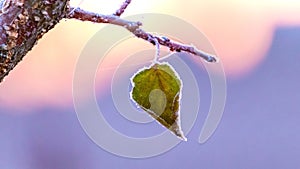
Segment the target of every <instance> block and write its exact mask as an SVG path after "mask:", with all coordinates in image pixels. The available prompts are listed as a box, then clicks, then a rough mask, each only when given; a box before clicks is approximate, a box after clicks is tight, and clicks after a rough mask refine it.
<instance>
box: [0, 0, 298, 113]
mask: <svg viewBox="0 0 300 169" xmlns="http://www.w3.org/2000/svg"><path fill="white" fill-rule="evenodd" d="M79 1H81V0H73V1H72V4H73V5H76V4H78V3H79ZM113 2H114V3H112V2H111V1H107V0H85V1H84V2H83V3H82V4H81V5H80V6H81V7H82V8H85V9H89V10H92V11H95V12H99V13H112V12H114V10H115V9H116V8H117V7H118V6H119V5H120V4H121V3H122V0H118V1H113ZM104 9H107V10H104ZM102 11H103V12H102ZM145 12H153V13H164V14H168V15H173V16H177V17H179V18H182V19H184V20H186V21H187V22H189V23H191V24H193V25H195V26H196V27H197V28H199V30H201V31H202V32H203V33H204V34H206V35H207V37H208V38H209V39H210V41H211V42H212V44H213V45H214V46H215V49H216V51H217V53H218V54H219V57H220V58H221V59H222V61H223V63H224V66H225V71H226V74H227V75H228V76H230V77H240V76H243V75H245V74H246V73H249V72H251V70H253V69H254V68H255V67H256V66H257V65H258V64H259V63H260V62H261V61H262V60H263V59H264V56H265V54H266V52H267V51H268V48H269V47H270V45H271V41H272V36H273V33H274V29H275V28H276V26H294V25H300V1H299V0H264V1H259V0H252V1H249V0H227V1H223V0H210V1H198V0H190V1H183V0H177V1H171V0H165V1H159V0H153V1H146V0H139V1H135V0H134V1H133V2H132V4H131V5H130V6H129V7H128V10H127V11H126V12H125V14H124V16H128V15H132V14H137V13H145ZM101 27H102V25H101V24H92V23H88V22H80V21H74V20H69V21H65V20H62V21H61V23H59V24H58V25H57V26H56V27H55V28H54V29H53V30H52V31H50V32H49V33H47V34H46V35H45V37H43V39H42V40H40V41H39V43H38V45H37V46H36V47H34V49H33V50H32V51H31V52H30V53H29V54H28V55H27V56H26V57H25V59H24V60H23V61H22V62H21V63H20V64H19V65H18V66H17V67H16V69H15V70H13V71H12V72H11V73H10V75H9V76H8V77H7V78H5V82H3V83H2V84H1V85H0V93H1V94H0V106H7V107H9V108H16V109H21V110H24V109H28V110H30V109H32V108H39V107H40V106H42V107H44V106H45V105H47V106H58V107H64V106H71V104H72V78H73V71H74V68H75V63H76V58H77V57H78V56H79V55H80V52H81V50H82V48H83V47H84V45H85V44H86V42H87V40H88V39H89V38H90V37H91V36H93V34H94V33H95V32H96V31H97V30H99V29H100V28H101ZM131 44H132V45H131V46H137V47H138V46H139V45H140V46H142V47H145V46H146V45H144V46H143V43H142V41H141V40H132V42H131ZM147 46H148V45H147ZM199 48H201V46H200V47H199ZM128 50H129V49H128ZM134 50H135V48H132V49H130V51H131V52H133V51H134ZM114 55H122V53H120V52H117V51H113V52H112V53H111V54H110V56H109V57H111V59H110V61H109V62H107V63H105V64H108V63H109V64H108V65H106V66H108V67H114V66H115V65H118V63H120V59H121V58H118V57H114ZM100 75H101V76H103V77H101V79H109V77H110V76H111V73H101V70H99V74H98V76H100ZM98 87H99V86H98ZM100 87H101V88H102V89H107V86H106V85H105V84H103V85H101V86H100Z"/></svg>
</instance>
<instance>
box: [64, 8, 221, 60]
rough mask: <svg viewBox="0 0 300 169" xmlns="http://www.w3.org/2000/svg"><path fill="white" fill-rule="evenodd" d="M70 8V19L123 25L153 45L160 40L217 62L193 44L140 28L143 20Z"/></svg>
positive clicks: (179, 50)
mask: <svg viewBox="0 0 300 169" xmlns="http://www.w3.org/2000/svg"><path fill="white" fill-rule="evenodd" d="M70 10H72V11H73V12H72V13H71V14H70V15H68V16H67V18H69V19H72V18H75V19H79V20H82V21H91V22H96V23H109V24H114V25H118V26H122V27H124V28H126V29H127V30H128V31H130V32H131V33H133V34H134V35H135V36H136V37H138V38H141V39H144V40H146V41H148V42H150V43H152V44H153V45H155V41H158V43H159V44H161V45H163V46H166V47H168V48H169V49H170V50H171V51H176V52H181V51H184V52H187V53H191V54H194V55H196V56H200V57H201V58H203V59H204V60H206V61H207V62H217V58H216V56H214V55H211V54H208V53H205V52H203V51H201V50H199V49H197V48H196V47H194V46H192V45H186V44H182V43H179V42H175V41H172V40H170V39H169V38H166V37H159V36H154V35H152V34H150V33H148V32H145V31H144V30H143V29H141V28H140V27H141V26H142V23H141V22H132V21H127V20H124V19H122V18H120V17H118V16H116V15H102V14H98V13H93V12H88V11H85V10H82V9H80V8H77V9H73V8H70Z"/></svg>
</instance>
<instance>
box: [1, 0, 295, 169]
mask: <svg viewBox="0 0 300 169" xmlns="http://www.w3.org/2000/svg"><path fill="white" fill-rule="evenodd" d="M71 2H72V5H74V6H77V5H79V6H80V7H82V8H84V9H87V10H90V11H94V12H99V13H105V14H109V13H113V12H114V11H115V9H117V8H118V7H119V5H120V4H121V3H122V0H112V1H108V2H107V1H104V0H84V1H83V2H82V3H80V0H72V1H71ZM149 12H150V13H164V14H168V15H173V16H176V17H179V18H181V19H184V20H186V21H187V22H189V23H191V24H193V25H194V26H196V27H197V28H198V29H199V30H200V31H201V32H203V33H204V34H206V35H207V37H208V38H209V40H210V41H211V42H212V44H213V45H214V46H215V49H216V51H217V53H218V55H219V57H220V58H221V60H222V62H223V63H224V67H225V73H226V76H227V87H228V90H227V94H228V95H227V101H226V108H225V112H224V116H223V119H222V121H221V123H220V125H219V127H218V129H217V130H216V132H215V133H214V135H213V136H212V137H211V138H210V139H209V140H208V142H206V143H205V144H198V142H197V140H198V136H199V131H200V130H201V127H202V125H203V121H204V120H205V117H206V115H207V111H208V108H209V99H210V94H209V86H210V84H209V79H208V77H207V74H206V72H205V71H204V70H203V69H202V68H201V66H199V64H198V63H195V62H194V60H192V59H188V58H185V59H184V61H185V62H186V63H187V64H188V65H189V66H190V67H191V69H192V70H193V71H194V72H195V73H196V74H197V81H198V83H199V88H200V91H201V99H202V100H201V101H202V102H201V108H200V115H199V116H198V119H197V121H196V123H195V124H196V125H195V126H194V128H193V129H192V131H191V132H190V133H189V134H188V138H189V141H188V142H183V143H181V144H179V145H178V146H176V147H175V148H174V149H172V150H171V151H169V152H168V153H165V154H162V155H160V156H157V157H153V158H148V159H139V160H137V159H128V158H122V157H118V156H115V155H112V154H110V153H108V152H106V151H104V150H102V149H101V148H99V147H98V146H97V145H96V144H94V143H93V142H92V141H91V140H90V139H89V138H88V137H87V135H86V134H85V133H84V131H83V130H82V128H81V127H80V124H79V122H78V120H77V118H76V114H75V111H74V108H73V103H72V78H73V71H74V69H75V64H76V58H77V57H78V56H79V55H80V52H81V50H82V49H83V47H84V45H85V44H86V42H87V41H88V40H89V38H91V37H92V36H93V35H94V34H95V32H97V31H98V30H99V29H101V28H102V27H103V25H101V24H93V23H88V22H81V21H75V20H62V21H61V22H60V23H59V24H58V25H57V26H56V27H55V28H54V29H53V30H52V31H50V32H49V33H47V34H46V35H45V36H44V37H43V39H41V40H40V41H39V43H38V45H37V46H36V47H35V48H34V49H33V50H32V51H31V52H30V53H29V54H28V55H27V56H26V57H25V59H24V61H22V62H21V63H20V64H19V65H18V66H17V67H16V69H15V70H13V71H12V72H11V73H10V75H9V76H8V77H7V78H5V81H4V82H3V83H2V84H1V85H0V168H9V169H10V168H11V169H66V168H67V169H69V168H70V169H83V168H86V169H96V168H97V169H98V168H149V169H150V168H212V169H214V168H215V169H217V168H228V169H229V168H230V169H232V168H237V169H239V168H245V169H248V168H249V169H253V168H273V169H276V168H278V169H279V168H291V169H293V168H295V169H296V168H300V161H299V160H298V157H299V156H300V144H299V142H300V134H299V133H300V92H299V86H300V78H299V74H300V58H299V57H300V48H299V42H300V1H298V0H264V1H259V0H252V1H248V0H226V1H224V0H211V1H204V0H203V1H196V0H188V1H182V0H176V1H171V0H165V1H159V0H153V1H146V0H139V1H133V2H132V4H131V5H130V6H129V7H128V9H127V10H126V12H125V14H124V16H129V15H132V14H140V13H149ZM145 22H146V20H145ZM158 24H159V23H158ZM133 43H134V45H144V46H145V48H149V47H150V48H151V47H152V46H150V45H149V44H147V43H145V42H142V41H141V40H138V39H137V40H135V41H134V42H133ZM200 48H201V47H200ZM116 55H120V56H121V55H122V53H121V52H119V53H116ZM111 63H112V64H111V65H110V67H111V68H113V67H114V64H113V63H114V60H112V61H111ZM116 63H117V62H116ZM103 76H105V74H104V75H103ZM106 78H109V76H108V75H107V77H106ZM97 91H99V93H101V97H102V98H104V97H106V96H107V95H109V92H110V90H109V86H108V85H106V84H99V86H98V89H97ZM206 98H207V99H206ZM118 120H120V121H122V119H117V118H116V119H114V123H115V124H116V125H117V124H118ZM133 126H135V125H134V124H133ZM135 127H138V125H136V126H135ZM117 128H118V126H117ZM119 128H121V127H120V126H119ZM132 130H134V129H132Z"/></svg>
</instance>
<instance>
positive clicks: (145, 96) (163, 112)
mask: <svg viewBox="0 0 300 169" xmlns="http://www.w3.org/2000/svg"><path fill="white" fill-rule="evenodd" d="M131 80H132V86H133V89H132V91H131V98H132V99H133V100H134V102H135V103H136V104H137V105H138V106H139V107H140V108H142V109H143V110H145V111H146V112H147V113H148V114H149V115H151V116H152V117H153V118H155V119H156V120H157V121H158V122H159V123H160V124H162V125H163V126H164V127H166V128H168V129H169V130H170V131H171V132H172V133H173V134H175V135H176V136H178V137H179V138H181V139H183V140H185V141H186V138H185V136H184V134H183V132H182V130H181V125H180V112H179V110H180V97H181V87H182V83H181V80H180V78H179V77H178V75H177V73H176V71H175V70H174V68H172V67H171V65H169V64H167V63H155V64H153V65H152V66H150V67H148V68H144V69H142V70H140V71H139V72H138V73H136V74H135V75H134V76H133V78H132V79H131Z"/></svg>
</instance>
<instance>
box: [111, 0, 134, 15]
mask: <svg viewBox="0 0 300 169" xmlns="http://www.w3.org/2000/svg"><path fill="white" fill-rule="evenodd" d="M130 3H131V0H126V1H125V2H124V3H123V4H122V5H121V7H120V8H119V9H118V10H117V11H116V12H115V13H114V15H115V16H119V17H120V16H121V15H122V14H123V13H124V12H125V9H126V8H127V7H128V5H129V4H130Z"/></svg>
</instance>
